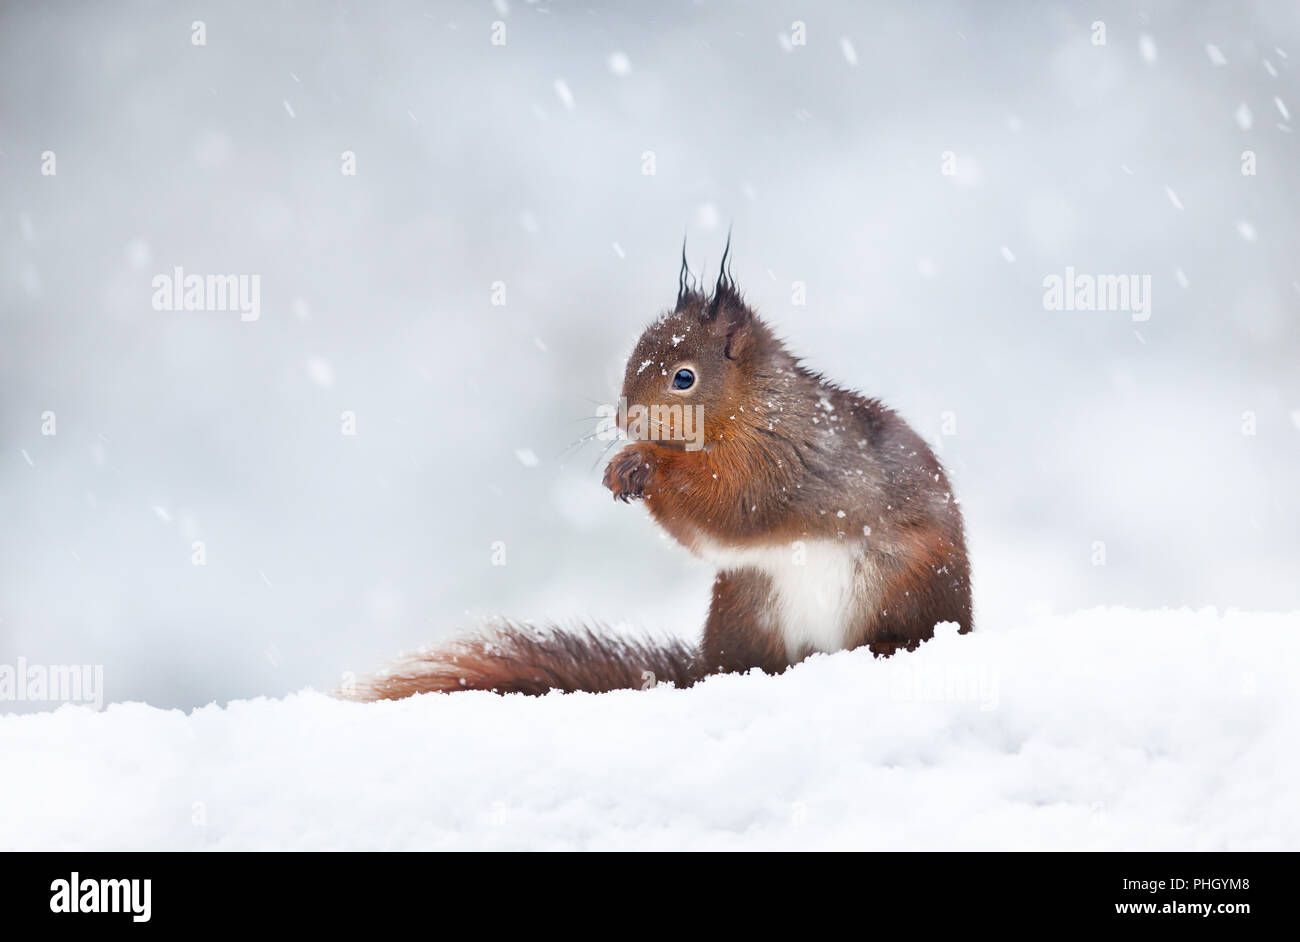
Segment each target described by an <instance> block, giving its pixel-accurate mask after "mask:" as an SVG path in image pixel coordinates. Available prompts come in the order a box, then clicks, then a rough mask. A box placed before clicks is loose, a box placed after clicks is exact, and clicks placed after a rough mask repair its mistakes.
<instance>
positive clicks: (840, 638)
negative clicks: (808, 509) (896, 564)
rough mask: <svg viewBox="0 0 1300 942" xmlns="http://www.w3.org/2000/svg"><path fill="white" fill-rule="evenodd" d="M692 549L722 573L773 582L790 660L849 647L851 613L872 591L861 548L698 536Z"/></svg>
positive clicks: (776, 611) (775, 613)
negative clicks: (731, 542)
mask: <svg viewBox="0 0 1300 942" xmlns="http://www.w3.org/2000/svg"><path fill="white" fill-rule="evenodd" d="M694 549H695V552H696V553H697V554H698V555H699V556H700V557H701V558H703V559H706V560H708V561H709V562H711V563H713V564H714V565H715V566H717V567H718V568H719V569H722V570H738V569H756V570H758V571H760V572H763V573H765V574H766V575H767V576H768V577H770V578H771V580H772V586H773V591H774V593H775V598H774V599H773V602H774V605H773V612H772V615H773V617H774V619H775V621H776V625H775V626H774V627H776V628H778V630H779V631H780V633H781V637H782V638H783V639H784V641H785V647H786V653H787V654H788V655H789V657H790V658H791V660H794V659H795V658H797V657H799V656H800V655H801V654H803V653H804V652H806V651H807V649H808V648H812V649H813V650H814V651H825V652H828V653H829V652H832V651H842V650H844V649H845V648H846V647H848V644H849V637H848V634H849V630H850V629H851V628H852V615H853V612H854V610H855V609H857V608H858V607H859V606H860V605H861V604H862V601H863V595H864V594H865V593H866V592H867V591H868V589H869V585H868V582H869V572H868V566H867V563H866V560H865V558H864V557H863V555H862V554H861V552H860V549H861V548H860V547H854V546H853V545H851V544H844V543H838V542H831V541H829V540H809V541H806V542H801V543H792V544H781V545H776V546H744V547H738V546H727V545H724V544H721V543H717V542H715V541H713V540H710V539H708V538H707V537H700V538H698V539H697V540H696V541H695V546H694ZM855 590H856V591H855Z"/></svg>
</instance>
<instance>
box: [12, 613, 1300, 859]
mask: <svg viewBox="0 0 1300 942" xmlns="http://www.w3.org/2000/svg"><path fill="white" fill-rule="evenodd" d="M1297 668H1300V614H1287V615H1282V614H1277V615H1275V614H1248V613H1239V612H1228V613H1226V614H1219V613H1216V612H1214V611H1211V610H1205V611H1200V612H1191V611H1156V612H1135V611H1126V610H1121V609H1096V610H1092V611H1087V612H1081V613H1077V614H1074V615H1065V616H1060V615H1057V616H1049V615H1044V616H1041V617H1039V618H1035V619H1029V620H1027V621H1026V623H1025V624H1024V625H1023V626H1021V627H1017V628H1011V629H1007V630H989V631H984V632H982V633H981V632H977V633H975V634H973V635H969V636H965V637H958V636H957V635H955V634H951V633H945V634H943V635H941V636H940V637H938V638H936V639H935V641H933V642H931V643H930V644H928V645H925V646H923V647H922V648H921V650H919V651H917V652H916V653H914V654H911V655H907V656H901V657H895V658H892V659H890V660H885V661H877V660H873V659H872V658H871V657H870V656H869V655H867V654H865V653H864V652H847V653H843V654H838V655H834V656H822V657H816V658H813V659H811V660H810V661H808V662H806V663H804V664H803V665H801V666H799V667H797V668H795V669H794V670H792V671H791V672H789V673H788V674H786V675H784V676H781V677H767V676H744V677H741V676H727V677H717V678H713V679H710V680H709V681H707V682H706V683H704V684H702V685H700V686H698V687H696V688H695V689H693V690H689V691H678V690H672V689H662V688H661V689H655V690H651V691H644V692H642V691H628V692H619V693H613V694H605V695H599V696H593V695H586V694H578V695H571V696H558V695H557V696H551V697H548V698H543V699H540V700H539V699H528V698H523V697H504V698H502V697H497V696H493V695H490V694H478V693H466V694H456V695H452V696H427V695H426V696H422V697H417V698H414V699H411V700H407V701H403V702H396V703H378V704H358V703H350V702H343V701H339V700H336V699H332V698H331V697H329V696H327V695H325V694H322V693H316V692H310V691H308V692H303V693H299V694H295V695H292V696H289V697H286V698H285V699H283V700H265V699H259V700H251V701H236V702H233V703H230V704H229V705H227V706H225V707H224V708H223V707H218V706H215V705H213V706H208V707H205V708H202V709H198V710H194V711H193V712H190V713H188V714H186V713H183V712H180V711H177V710H160V709H156V708H153V707H149V706H146V705H144V704H140V703H125V704H112V705H110V706H108V707H107V708H106V709H105V710H104V711H103V712H100V713H96V712H94V711H93V710H91V709H89V708H86V707H74V706H65V707H62V708H60V709H59V710H57V711H55V712H52V713H45V714H34V715H25V716H8V717H3V718H0V757H3V758H2V760H0V761H3V765H4V770H5V773H6V774H4V775H2V776H0V808H3V809H4V812H3V815H2V816H0V848H2V849H5V850H9V849H83V848H90V849H117V848H195V849H237V848H335V849H343V848H387V849H397V848H464V849H470V848H545V849H556V848H644V849H650V848H653V849H659V848H700V849H703V848H721V849H739V848H1080V849H1101V848H1122V849H1155V848H1158V849H1207V850H1208V849H1276V848H1289V849H1300V812H1298V811H1297V787H1296V785H1297V782H1296V778H1297V770H1298V769H1300V760H1298V759H1297V755H1296V746H1297V743H1300V709H1298V707H1300V696H1297V693H1296V686H1295V681H1296V676H1297Z"/></svg>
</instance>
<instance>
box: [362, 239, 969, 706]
mask: <svg viewBox="0 0 1300 942" xmlns="http://www.w3.org/2000/svg"><path fill="white" fill-rule="evenodd" d="M687 275H688V272H687V270H686V267H685V262H684V260H683V269H682V276H681V279H680V281H679V290H678V297H677V303H676V305H675V306H674V308H673V309H672V310H671V311H669V312H666V313H665V314H663V315H661V316H660V317H659V318H658V319H657V320H656V321H655V322H654V323H652V324H651V325H650V326H649V327H648V328H647V329H646V330H645V332H644V333H643V334H642V336H641V339H640V340H639V341H638V343H637V345H636V348H635V349H634V350H633V352H632V356H631V357H630V358H629V360H628V364H627V370H626V375H625V377H624V382H623V396H622V399H621V401H620V408H619V410H618V414H617V422H618V425H619V427H620V429H621V431H622V432H624V433H625V434H626V436H627V437H628V438H629V439H631V442H630V444H628V445H627V446H626V447H625V448H624V449H623V450H622V451H620V452H619V453H618V454H617V455H615V456H614V458H613V460H612V461H610V463H609V466H608V467H607V468H606V471H605V476H604V485H605V486H606V487H607V488H608V489H609V490H610V491H611V492H612V493H613V495H614V498H615V499H616V500H622V501H625V502H627V501H632V500H644V501H645V504H646V506H647V507H648V508H649V510H650V513H651V515H652V516H653V518H654V519H655V521H656V522H657V523H658V524H659V525H660V526H662V527H663V528H664V529H665V530H666V531H667V532H668V533H669V534H670V535H671V536H672V537H673V538H674V539H675V540H677V541H678V542H679V543H681V544H682V545H683V546H685V547H686V548H687V549H688V550H690V551H691V552H693V553H695V554H696V555H698V556H700V557H702V558H704V559H706V560H709V561H711V562H712V563H714V564H715V565H716V566H717V567H718V575H717V578H716V579H715V581H714V586H713V598H712V602H711V605H710V609H709V616H708V619H707V621H706V623H705V627H704V633H703V637H702V640H701V642H700V644H699V646H698V647H696V648H691V647H688V646H685V645H681V644H667V645H663V644H654V643H652V642H648V641H646V642H642V641H629V640H623V639H616V638H609V637H604V636H602V635H600V634H599V633H597V632H595V631H593V630H591V629H589V628H583V629H580V630H578V631H564V630H560V629H554V628H550V629H534V628H526V627H522V626H519V625H513V624H503V625H500V626H498V627H496V628H493V629H489V630H488V631H487V632H486V633H484V634H481V635H478V636H475V637H472V638H470V639H465V640H460V641H456V642H453V643H452V644H451V645H449V646H447V647H444V648H441V649H438V650H436V651H434V652H432V653H431V654H428V655H424V656H422V657H420V658H417V659H415V660H413V661H408V662H406V663H405V664H403V665H401V666H399V667H398V668H397V669H396V670H394V671H391V672H389V673H388V674H387V675H385V676H383V677H377V678H373V679H372V680H370V681H369V682H367V684H366V685H365V686H364V687H363V691H362V694H361V695H362V697H363V698H365V699H380V698H393V697H402V696H408V695H410V694H412V693H417V692H421V691H427V690H439V691H453V690H464V689H481V690H496V691H498V692H502V693H505V692H519V693H534V694H535V693H543V692H545V691H547V690H553V689H558V690H564V691H572V690H590V691H598V692H599V691H605V690H611V689H618V688H624V687H641V686H647V685H648V683H649V682H656V681H661V680H667V681H671V682H672V683H674V684H676V685H678V686H689V685H690V684H693V683H694V682H696V681H697V680H699V679H701V678H703V677H705V676H707V675H708V674H712V673H720V672H731V671H745V670H749V669H751V668H754V667H758V668H760V669H762V670H764V671H767V672H770V673H777V672H780V671H783V670H785V669H786V668H787V667H789V666H790V665H792V664H795V663H797V662H798V661H800V660H802V659H803V658H805V657H807V656H808V655H809V654H812V653H814V652H818V651H822V652H833V651H839V650H844V649H848V648H856V647H860V646H863V645H866V646H868V647H869V648H870V650H871V651H873V652H874V653H875V654H876V655H878V656H884V655H889V654H891V653H893V652H894V651H896V650H898V649H900V648H902V649H906V650H913V649H915V648H916V646H917V645H918V644H920V643H921V642H922V641H925V640H928V639H929V638H931V637H933V634H934V627H935V625H936V624H938V623H940V622H954V623H956V624H957V626H958V628H959V630H960V631H961V632H967V631H970V630H971V628H972V622H971V592H970V565H969V562H968V559H967V555H966V548H965V541H964V537H963V532H962V518H961V511H960V508H959V507H958V504H957V501H956V499H955V498H954V496H953V494H952V489H951V487H950V485H949V483H948V479H947V476H946V475H945V473H944V470H943V468H942V467H941V466H940V464H939V461H938V459H937V458H936V457H935V455H934V453H933V452H932V451H931V450H930V448H929V446H927V445H926V444H925V442H924V441H923V440H922V439H921V437H920V436H919V435H917V434H916V433H915V432H914V431H913V430H912V429H911V428H910V427H909V426H908V425H907V423H906V422H904V421H903V419H902V418H900V417H899V416H898V415H897V414H896V413H895V412H893V411H892V410H890V409H888V408H886V407H885V406H883V405H882V404H881V403H880V402H878V401H876V400H874V399H867V398H864V397H861V396H859V395H857V394H856V393H853V392H851V391H849V390H846V389H843V388H841V387H839V386H836V385H834V384H833V383H831V382H829V381H827V380H826V379H825V378H823V377H822V376H821V375H820V374H818V373H815V372H813V371H811V370H809V369H807V368H806V367H804V366H803V365H802V364H801V363H800V362H799V361H798V360H797V359H796V358H795V357H794V356H793V355H791V354H790V353H789V351H788V350H786V348H785V346H784V344H783V343H782V342H781V341H780V340H779V339H778V338H777V337H776V336H775V335H774V334H773V332H772V331H771V329H770V328H769V327H768V326H767V325H766V324H765V323H763V321H762V320H760V319H759V318H758V316H757V315H755V314H754V312H753V310H752V309H751V308H750V307H749V305H748V304H746V303H745V300H744V298H743V297H741V295H740V292H739V291H738V290H737V288H736V285H735V283H734V281H733V280H732V279H731V276H730V273H729V271H728V270H727V266H726V256H725V255H724V259H723V265H722V271H721V273H720V274H719V277H718V281H717V284H716V285H715V287H714V289H713V291H712V293H711V294H708V295H706V294H704V293H703V292H701V291H698V290H696V289H695V288H694V286H693V285H690V286H688V284H687ZM648 678H649V679H650V680H649V681H648V680H647V679H648Z"/></svg>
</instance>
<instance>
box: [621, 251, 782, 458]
mask: <svg viewBox="0 0 1300 942" xmlns="http://www.w3.org/2000/svg"><path fill="white" fill-rule="evenodd" d="M729 248H730V239H728V249H729ZM727 254H728V253H726V252H724V253H723V256H722V266H721V269H720V271H719V273H718V281H717V284H716V285H715V286H714V288H713V292H712V294H707V295H706V294H704V293H703V292H702V291H700V290H698V289H697V287H696V284H695V281H694V279H693V277H692V276H691V273H690V270H689V269H688V268H687V267H686V256H685V246H683V254H682V269H681V275H680V277H679V282H678V292H677V304H676V306H675V307H674V308H673V309H672V310H671V311H667V312H665V313H664V314H662V315H661V316H660V317H659V318H658V319H657V320H655V322H654V323H652V324H651V325H650V326H649V327H647V328H646V330H645V333H643V334H642V335H641V339H640V340H638V341H637V344H636V347H635V349H633V351H632V355H631V357H629V358H628V362H627V370H626V373H625V375H624V377H623V399H624V402H625V403H626V410H625V415H626V418H625V419H623V418H622V417H621V419H620V425H621V426H622V427H623V429H624V431H625V432H627V434H628V437H629V438H631V439H633V440H635V441H654V442H658V443H660V444H663V445H664V446H666V447H669V448H684V449H686V450H697V449H699V448H702V447H711V446H712V445H715V444H717V443H719V442H722V441H726V440H728V439H729V438H732V439H734V438H735V437H737V435H738V433H739V432H740V428H741V427H742V426H745V425H753V424H756V423H757V422H758V421H759V420H760V415H761V413H762V407H761V399H760V397H759V395H758V393H759V382H760V377H761V376H762V375H763V374H764V373H765V370H764V369H763V367H764V365H765V363H766V362H767V360H768V359H770V357H771V355H772V354H773V353H774V352H775V351H777V350H779V349H780V344H779V343H778V342H777V341H776V340H775V339H774V338H773V336H772V334H771V331H770V330H769V329H768V328H767V326H766V325H765V324H764V323H763V322H762V321H760V320H759V319H758V317H757V316H756V315H755V314H754V312H753V310H752V309H751V308H750V307H749V305H748V304H746V303H745V300H744V298H743V297H741V294H740V291H739V290H738V289H737V287H736V283H735V281H734V280H733V279H732V277H731V272H730V270H729V269H728V266H727ZM688 279H689V283H688Z"/></svg>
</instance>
